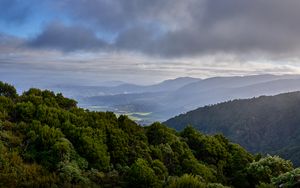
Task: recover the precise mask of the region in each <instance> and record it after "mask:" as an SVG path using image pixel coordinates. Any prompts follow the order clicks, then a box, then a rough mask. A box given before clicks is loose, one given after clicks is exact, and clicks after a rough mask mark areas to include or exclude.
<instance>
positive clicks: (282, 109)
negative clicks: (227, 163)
mask: <svg viewBox="0 0 300 188" xmlns="http://www.w3.org/2000/svg"><path fill="white" fill-rule="evenodd" d="M299 112H300V92H292V93H285V94H280V95H276V96H261V97H258V98H252V99H244V100H233V101H229V102H225V103H220V104H217V105H212V106H206V107H202V108H198V109H196V110H194V111H190V112H188V113H186V114H182V115H179V116H177V117H175V118H172V119H170V120H168V121H166V122H165V124H166V125H168V126H170V127H172V128H175V129H177V130H182V129H184V127H186V126H187V125H192V126H193V127H194V128H196V129H197V130H200V131H202V132H204V133H207V134H215V133H223V134H224V135H225V136H226V137H228V138H229V139H230V140H231V141H233V142H236V143H239V144H240V145H242V146H243V147H245V148H246V149H247V150H248V151H250V152H252V153H256V152H261V153H270V154H276V155H279V156H281V157H283V158H286V159H290V160H292V161H293V163H294V164H295V166H300V145H299V143H300V113H299Z"/></svg>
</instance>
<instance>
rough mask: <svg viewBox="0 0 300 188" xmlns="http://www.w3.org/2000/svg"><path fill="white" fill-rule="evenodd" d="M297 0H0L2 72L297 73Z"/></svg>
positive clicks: (30, 79)
mask: <svg viewBox="0 0 300 188" xmlns="http://www.w3.org/2000/svg"><path fill="white" fill-rule="evenodd" d="M299 10H300V1H297V0H284V1H283V0H251V1H242V0H226V1H220V0H184V1H183V0H151V1H149V0H126V1H124V0H43V1H41V0H26V1H25V0H0V80H3V81H6V82H10V83H13V84H15V85H20V86H21V85H29V86H45V85H53V84H82V85H99V84H100V83H101V82H103V81H108V80H121V81H124V82H131V83H137V84H150V83H156V82H159V81H162V80H164V79H170V78H176V77H182V76H191V77H199V78H207V77H214V76H232V75H253V74H298V73H300V53H299V52H300V37H299V34H300V19H299V17H300V11H299Z"/></svg>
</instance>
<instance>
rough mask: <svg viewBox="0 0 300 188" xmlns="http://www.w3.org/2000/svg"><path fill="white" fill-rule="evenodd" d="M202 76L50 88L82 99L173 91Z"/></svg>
mask: <svg viewBox="0 0 300 188" xmlns="http://www.w3.org/2000/svg"><path fill="white" fill-rule="evenodd" d="M199 80H201V79H200V78H191V77H180V78H176V79H170V80H165V81H163V82H161V83H158V84H153V85H145V86H143V85H136V84H129V83H124V82H122V81H111V82H101V83H99V86H82V85H56V86H53V87H50V89H52V90H54V91H57V92H62V93H64V94H66V96H69V97H75V98H77V99H80V98H82V97H92V96H106V95H117V94H131V93H144V92H161V91H173V90H176V89H178V88H180V87H183V86H185V85H187V84H190V83H193V82H197V81H199Z"/></svg>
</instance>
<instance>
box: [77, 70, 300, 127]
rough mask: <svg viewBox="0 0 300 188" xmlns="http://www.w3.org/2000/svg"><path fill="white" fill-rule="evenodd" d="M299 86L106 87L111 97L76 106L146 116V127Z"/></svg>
mask: <svg viewBox="0 0 300 188" xmlns="http://www.w3.org/2000/svg"><path fill="white" fill-rule="evenodd" d="M299 83H300V76H299V75H282V76H276V75H253V76H233V77H214V78H208V79H203V80H200V79H193V78H178V79H174V80H167V81H164V82H162V83H160V84H157V85H152V86H136V85H135V88H134V87H130V85H129V86H126V85H120V86H118V87H110V88H107V89H106V90H104V92H102V93H109V92H111V91H112V90H114V91H113V92H111V94H98V95H93V96H89V97H82V98H77V100H78V101H79V105H81V106H83V107H86V108H90V107H91V106H98V107H99V108H100V109H101V110H110V111H114V112H117V113H123V112H125V113H136V112H138V113H147V114H148V115H147V116H145V117H143V118H140V119H142V121H139V123H143V124H148V123H152V122H153V121H165V120H167V119H169V118H170V117H173V116H175V115H177V114H180V113H185V112H187V111H190V110H193V109H195V108H198V107H202V106H205V105H210V104H215V103H219V102H224V101H228V100H232V99H245V98H251V97H257V96H260V95H274V94H279V93H284V92H291V91H299V90H300V84H299ZM126 88H127V90H126ZM116 89H117V90H116ZM121 91H123V92H121ZM129 91H130V92H129ZM83 92H84V91H83ZM83 92H81V93H83Z"/></svg>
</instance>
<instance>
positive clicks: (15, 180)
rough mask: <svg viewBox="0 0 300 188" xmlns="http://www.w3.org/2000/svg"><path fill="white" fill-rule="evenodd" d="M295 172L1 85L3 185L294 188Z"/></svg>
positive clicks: (220, 143)
mask: <svg viewBox="0 0 300 188" xmlns="http://www.w3.org/2000/svg"><path fill="white" fill-rule="evenodd" d="M299 175H300V169H293V167H292V164H291V162H290V161H286V160H284V159H281V158H279V157H276V156H265V157H261V156H260V155H257V156H253V155H252V154H250V153H248V152H247V151H246V150H244V149H243V148H242V147H240V146H239V145H237V144H233V143H231V142H229V141H228V140H227V139H226V138H225V137H224V136H222V135H214V136H208V135H204V134H202V133H200V132H198V131H196V130H195V129H193V128H191V127H187V128H185V129H184V130H183V131H182V132H176V131H175V130H173V129H170V128H167V127H165V126H164V125H162V124H159V123H154V124H152V125H150V126H147V127H141V126H139V125H137V124H136V123H135V122H133V121H131V120H130V119H128V118H127V117H126V116H120V117H116V116H115V114H113V113H111V112H90V111H87V110H84V109H81V108H78V107H77V106H76V101H74V100H72V99H67V98H64V97H63V96H62V95H61V94H54V93H53V92H50V91H47V90H46V91H41V90H39V89H30V90H29V91H27V92H24V93H23V94H22V95H21V96H18V94H17V93H16V90H15V88H14V87H13V86H11V85H8V84H5V83H2V82H0V187H155V188H156V187H169V188H174V187H181V188H185V187H187V188H188V187H189V188H190V187H193V188H198V187H199V188H202V187H209V188H213V187H215V188H222V187H226V186H231V187H255V186H257V185H260V186H261V187H266V186H268V187H273V186H279V185H281V186H282V185H292V187H296V186H297V184H298V183H299V182H298V179H297V177H298V176H299Z"/></svg>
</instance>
